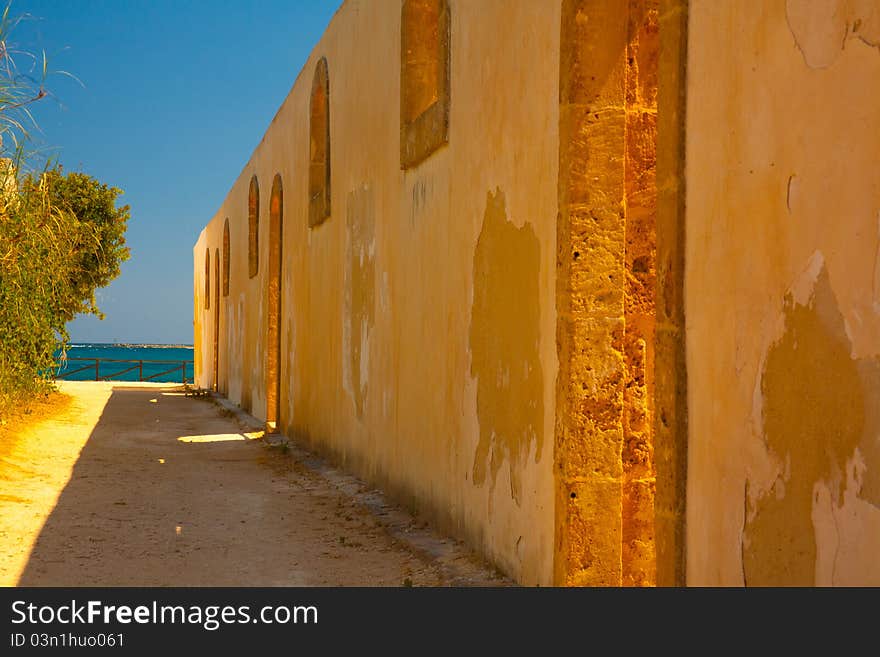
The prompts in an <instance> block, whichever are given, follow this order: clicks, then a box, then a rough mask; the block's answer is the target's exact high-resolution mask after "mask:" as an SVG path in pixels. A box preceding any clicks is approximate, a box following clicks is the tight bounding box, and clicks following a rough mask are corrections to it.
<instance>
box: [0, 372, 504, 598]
mask: <svg viewBox="0 0 880 657" xmlns="http://www.w3.org/2000/svg"><path fill="white" fill-rule="evenodd" d="M62 392H63V393H64V394H66V395H69V396H70V398H71V399H70V403H69V404H60V408H61V410H60V412H59V413H58V414H56V415H55V416H54V417H51V418H49V419H45V420H42V421H40V422H36V423H31V424H27V425H26V426H25V428H23V429H19V430H17V431H15V432H14V440H12V441H9V440H6V441H5V443H4V444H3V445H2V446H0V585H3V586H15V585H22V586H276V585H278V586H311V585H317V586H327V585H329V586H353V585H358V586H401V585H408V584H409V583H412V585H414V586H422V585H488V586H497V585H505V584H509V582H507V581H506V580H504V579H502V578H499V577H498V576H497V574H496V573H494V572H493V571H491V570H489V569H487V568H485V566H484V564H482V563H481V562H480V561H479V560H478V559H477V558H475V557H474V556H473V555H472V554H471V553H469V552H468V551H467V550H465V549H464V548H463V547H462V546H461V545H460V544H458V543H456V542H454V541H451V540H449V539H444V538H443V537H441V536H438V535H437V534H435V533H433V532H431V531H430V530H429V529H427V528H426V527H425V526H424V525H419V524H418V523H416V522H415V521H414V520H413V519H412V518H411V517H410V516H408V515H407V514H406V513H404V512H403V511H402V510H400V509H399V508H396V507H394V506H391V505H388V504H387V503H385V501H384V500H383V498H382V496H381V495H380V494H378V493H377V492H376V491H372V490H370V489H369V488H368V487H366V486H364V485H363V484H362V483H361V482H359V481H358V480H356V479H354V478H352V477H350V476H347V475H344V474H342V473H340V472H338V471H336V470H334V469H333V468H330V467H329V466H327V465H326V464H325V463H324V462H323V461H321V460H320V459H317V458H315V457H314V456H312V455H310V454H308V453H307V452H305V451H303V450H301V449H299V448H297V447H295V446H293V447H292V448H285V447H271V446H269V445H267V444H266V442H265V441H264V440H262V439H260V438H259V436H260V435H261V434H260V433H259V432H258V428H257V427H256V425H255V424H254V422H253V421H252V418H249V416H244V415H243V414H239V415H236V414H235V413H233V412H232V411H230V410H227V409H224V408H223V407H222V406H219V405H218V404H217V403H215V402H213V401H211V400H210V399H197V398H196V399H194V398H192V397H185V396H184V395H183V394H182V393H181V392H179V389H178V388H177V387H175V386H169V385H162V384H119V383H117V384H112V383H92V382H82V383H79V382H65V383H63V384H62ZM7 433H9V432H7Z"/></svg>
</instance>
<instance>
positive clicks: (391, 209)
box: [194, 0, 560, 584]
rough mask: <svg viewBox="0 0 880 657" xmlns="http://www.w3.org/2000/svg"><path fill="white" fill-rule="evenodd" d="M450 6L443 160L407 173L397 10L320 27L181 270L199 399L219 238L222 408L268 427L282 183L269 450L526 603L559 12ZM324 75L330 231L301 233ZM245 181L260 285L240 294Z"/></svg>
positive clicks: (549, 437) (549, 499) (439, 156)
mask: <svg viewBox="0 0 880 657" xmlns="http://www.w3.org/2000/svg"><path fill="white" fill-rule="evenodd" d="M448 5H449V8H450V13H449V16H450V30H449V35H450V39H449V47H450V67H449V85H450V87H449V88H450V104H449V108H448V143H447V144H446V145H444V146H441V147H440V148H439V149H438V150H436V151H434V152H432V153H431V154H430V155H428V156H427V157H426V159H424V160H423V161H421V162H420V163H418V164H415V165H413V166H411V167H410V168H407V169H406V170H402V169H401V142H400V140H401V129H400V122H399V116H400V111H401V109H400V105H401V103H400V85H401V71H400V69H401V66H400V42H401V39H400V26H401V3H400V2H399V1H398V0H382V1H379V0H349V1H348V2H346V3H345V4H344V5H343V7H342V8H341V9H340V10H339V12H338V13H337V14H336V16H335V17H334V18H333V21H332V22H331V24H330V26H329V28H328V29H327V31H326V33H325V34H324V36H323V37H322V39H321V41H320V42H319V43H318V45H317V46H316V48H315V49H314V51H313V53H312V56H311V57H310V59H309V61H308V62H307V64H306V66H305V68H304V70H303V72H302V73H301V74H300V76H299V77H298V79H297V81H296V83H295V84H294V87H293V89H292V91H291V93H290V95H289V96H288V98H287V100H286V101H285V102H284V104H283V105H282V107H281V108H280V110H279V111H278V114H277V116H276V117H275V119H274V120H273V122H272V124H271V126H270V127H269V129H268V130H267V132H266V134H265V136H264V138H263V140H262V142H261V143H260V145H259V146H258V148H257V149H256V151H255V152H254V154H253V156H252V157H251V159H250V161H249V162H248V163H247V165H246V166H245V168H244V170H243V171H242V174H241V176H240V178H239V179H238V180H237V181H236V182H235V184H234V185H233V187H232V189H231V191H230V193H229V195H228V196H227V198H226V199H225V200H224V202H223V204H222V206H221V207H220V209H219V211H218V212H217V214H216V215H215V217H214V218H213V220H212V221H211V222H210V224H209V225H208V226H207V227H206V228H205V230H204V231H203V233H202V235H201V236H200V238H199V241H198V243H197V244H196V246H195V248H194V257H195V267H194V272H195V278H196V282H195V309H196V311H195V322H194V326H195V332H196V333H195V344H196V366H197V379H198V383H199V385H202V386H210V385H212V384H213V372H212V367H213V365H212V362H213V361H212V352H211V349H212V347H211V343H212V330H213V327H212V326H211V322H212V321H213V315H212V310H213V305H212V310H206V309H205V303H204V297H203V295H204V280H203V277H204V272H205V269H204V257H205V256H204V251H205V249H206V248H210V249H211V258H212V262H211V271H212V275H213V258H214V249H217V248H221V242H222V232H223V223H224V221H225V219H226V218H227V217H228V218H229V226H230V244H231V249H230V271H229V274H230V285H229V296H228V297H221V299H220V303H221V306H220V320H219V321H220V345H219V351H220V359H219V365H218V367H219V388H220V390H224V391H227V392H226V394H227V395H228V396H229V398H230V399H232V400H233V401H235V402H237V403H239V404H241V405H242V406H243V407H245V408H248V409H249V410H250V411H251V412H253V413H254V414H255V415H257V416H258V417H265V413H266V403H267V400H266V377H267V370H266V363H267V353H266V343H267V327H266V317H267V285H268V280H267V272H268V266H267V263H268V258H269V244H268V239H269V238H268V235H269V190H270V188H271V185H272V180H273V177H274V176H275V174H276V173H277V174H280V176H281V180H282V184H283V188H284V189H283V200H284V202H283V245H282V251H283V265H282V269H281V280H280V300H281V301H280V303H281V315H280V316H281V322H280V327H279V329H280V343H281V359H280V364H279V369H280V376H281V390H280V399H279V402H280V403H279V415H280V418H279V426H280V428H281V429H282V431H284V433H286V434H288V435H291V436H296V437H298V438H301V439H304V440H306V441H307V442H308V443H309V444H311V445H312V446H313V447H315V448H317V449H319V450H321V451H324V452H328V453H331V454H332V455H334V456H335V457H336V458H337V459H338V460H340V461H341V462H342V463H343V465H344V466H346V467H347V468H350V469H352V470H354V471H355V472H357V473H358V474H360V475H362V476H364V477H366V478H367V479H368V480H369V481H371V482H373V483H375V484H377V485H380V486H382V487H383V488H385V489H386V490H389V491H391V492H393V493H395V494H396V495H397V496H398V497H399V498H401V499H403V500H406V501H408V502H409V503H410V504H411V505H412V506H413V507H414V508H415V509H417V510H418V511H422V512H424V513H426V514H427V515H428V516H429V517H431V518H432V519H433V520H435V521H437V522H439V523H440V524H441V525H443V526H445V527H446V528H447V529H449V530H451V531H453V532H454V533H456V534H458V535H459V536H462V537H464V538H466V539H468V540H469V541H470V542H471V543H472V544H473V545H475V546H478V547H480V548H481V549H482V550H483V551H484V552H485V553H486V554H487V555H488V556H490V557H491V558H492V559H493V560H494V561H495V562H496V563H497V564H498V565H499V566H500V567H502V568H503V569H504V570H506V571H507V572H509V573H511V574H512V575H513V576H515V577H517V578H518V579H519V580H520V581H521V582H523V583H526V584H537V583H540V584H549V583H552V581H553V553H554V550H553V547H552V546H553V541H554V500H555V494H556V493H555V488H554V486H555V482H554V474H553V463H554V452H553V449H554V438H553V437H554V421H555V408H556V402H555V389H556V374H557V365H556V363H557V356H556V288H555V285H556V219H557V208H558V203H557V170H558V157H559V140H558V131H559V86H558V85H559V50H560V48H559V38H560V7H559V6H558V3H555V2H547V3H544V2H540V3H538V2H531V1H528V0H521V1H518V2H510V1H509V0H481V2H478V3H477V2H462V1H454V0H450V1H449V2H448ZM322 57H323V58H326V61H327V67H328V74H329V110H330V111H329V120H330V150H329V158H330V162H331V177H330V203H329V205H330V208H331V211H330V216H329V218H327V219H326V220H324V221H323V222H321V223H317V224H316V225H315V226H314V227H311V228H310V227H309V198H308V196H309V162H310V152H312V153H313V154H314V151H313V150H311V151H310V135H309V111H310V94H311V91H312V77H313V73H314V71H315V68H316V64H317V62H318V61H319V59H320V58H322ZM311 148H314V145H311ZM254 175H256V176H257V179H258V181H259V188H260V204H259V221H260V230H259V235H260V238H259V268H258V272H257V275H256V276H255V277H253V278H250V277H249V276H248V254H247V245H248V222H247V208H248V187H249V184H250V180H251V177H252V176H254ZM211 303H212V304H213V303H215V300H214V299H211Z"/></svg>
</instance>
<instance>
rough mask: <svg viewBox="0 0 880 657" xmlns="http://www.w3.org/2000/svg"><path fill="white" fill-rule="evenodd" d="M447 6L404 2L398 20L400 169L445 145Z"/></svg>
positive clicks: (438, 1)
mask: <svg viewBox="0 0 880 657" xmlns="http://www.w3.org/2000/svg"><path fill="white" fill-rule="evenodd" d="M449 17H450V16H449V4H448V3H447V1H446V0H404V3H403V7H402V8H401V15H400V168H401V169H409V168H410V167H414V166H416V165H417V164H419V163H421V162H422V161H423V160H425V159H426V158H427V157H428V156H429V155H431V154H432V153H433V152H434V151H436V150H437V149H438V148H440V147H441V146H443V145H444V144H446V143H448V142H449V87H450V84H449V39H450V33H449V25H450V20H449Z"/></svg>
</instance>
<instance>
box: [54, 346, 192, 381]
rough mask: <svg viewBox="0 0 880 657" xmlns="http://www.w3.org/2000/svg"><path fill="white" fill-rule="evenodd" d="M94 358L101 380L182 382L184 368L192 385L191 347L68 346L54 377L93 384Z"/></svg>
mask: <svg viewBox="0 0 880 657" xmlns="http://www.w3.org/2000/svg"><path fill="white" fill-rule="evenodd" d="M74 359H87V360H74ZM95 359H99V360H98V371H97V375H98V377H99V378H100V380H102V381H103V380H112V381H140V380H149V381H155V382H166V383H167V382H176V383H181V377H182V375H183V373H184V369H183V368H185V371H186V380H187V381H189V382H192V379H193V348H192V346H190V345H180V344H176V345H165V344H103V343H100V344H71V345H70V346H69V347H68V350H67V362H66V363H64V364H63V365H62V367H61V368H60V369H59V370H58V373H57V374H56V378H58V379H65V380H69V381H94V380H95ZM147 361H161V362H147ZM181 361H186V363H182V362H181ZM81 368H83V369H81ZM129 368H133V369H129ZM76 370H79V371H76ZM124 370H128V371H124ZM168 370H170V371H168Z"/></svg>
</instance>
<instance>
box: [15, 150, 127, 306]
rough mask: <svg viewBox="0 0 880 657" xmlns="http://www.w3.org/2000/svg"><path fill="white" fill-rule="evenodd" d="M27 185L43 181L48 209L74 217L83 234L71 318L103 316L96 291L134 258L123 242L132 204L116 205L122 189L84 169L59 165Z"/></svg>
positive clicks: (77, 246) (75, 254)
mask: <svg viewBox="0 0 880 657" xmlns="http://www.w3.org/2000/svg"><path fill="white" fill-rule="evenodd" d="M25 184H26V189H27V187H28V186H35V185H39V184H44V185H45V190H46V195H47V198H48V202H49V206H50V212H56V213H59V214H69V215H72V216H73V217H74V218H75V219H76V221H77V222H78V224H79V225H78V226H77V227H76V231H75V233H76V234H78V236H79V237H78V239H77V240H76V242H75V243H74V245H73V249H72V252H71V259H72V268H71V270H70V273H69V276H70V281H69V282H70V288H71V289H70V293H69V296H68V297H67V300H66V301H67V308H66V311H67V315H66V316H67V319H68V320H70V319H73V318H74V316H75V315H76V314H78V313H86V314H93V315H97V316H99V317H101V318H102V319H103V313H101V311H100V309H99V308H98V306H97V304H96V303H95V290H96V289H98V288H101V287H105V286H106V285H108V284H109V283H110V282H111V281H112V280H113V279H115V278H116V277H117V276H119V273H120V265H121V264H122V263H123V262H124V261H126V260H128V259H129V257H130V252H129V249H128V247H127V246H125V230H126V228H127V225H128V219H129V216H130V208H129V206H128V205H124V206H122V207H117V206H116V199H117V197H118V196H119V195H120V194H121V193H122V190H121V189H119V188H117V187H110V186H108V185H106V184H104V183H101V182H100V181H98V180H96V179H95V178H93V177H91V176H89V175H88V174H85V173H81V172H72V173H67V174H65V173H64V171H63V169H62V167H61V166H56V167H53V168H51V169H49V170H48V171H46V172H45V173H43V174H42V176H41V177H40V179H37V178H35V177H34V176H28V177H27V179H26V181H25Z"/></svg>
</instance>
